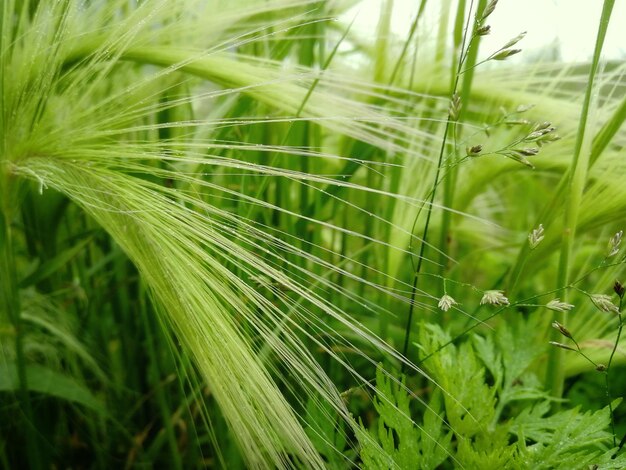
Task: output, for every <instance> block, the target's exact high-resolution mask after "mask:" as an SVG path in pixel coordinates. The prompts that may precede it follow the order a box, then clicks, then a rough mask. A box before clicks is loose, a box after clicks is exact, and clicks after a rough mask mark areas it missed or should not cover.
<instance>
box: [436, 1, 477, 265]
mask: <svg viewBox="0 0 626 470" xmlns="http://www.w3.org/2000/svg"><path fill="white" fill-rule="evenodd" d="M486 6H487V0H479V2H478V7H477V11H478V12H482V11H484V9H485V7H486ZM470 14H471V10H470ZM464 15H465V0H462V1H460V2H459V7H458V11H457V18H456V21H455V27H454V50H455V52H456V51H458V54H463V48H462V38H463V36H462V35H463V18H464ZM479 44H480V36H475V37H473V39H472V42H471V44H470V45H469V47H468V50H467V58H466V59H465V62H464V67H465V70H466V72H465V73H464V74H463V81H462V84H461V93H460V97H461V103H469V102H470V95H471V90H472V82H473V80H474V66H475V65H476V62H477V59H478V46H479ZM455 59H457V58H456V57H455ZM457 60H458V59H457ZM455 62H456V60H455ZM453 67H454V65H453ZM453 70H454V69H453ZM452 79H453V80H454V79H455V77H454V76H453V77H452ZM452 86H454V82H453V83H452ZM466 112H467V106H462V107H461V110H460V112H459V121H462V120H463V117H464V114H465V113H466ZM460 132H461V128H459V126H455V132H454V134H455V135H454V139H455V140H456V139H458V138H459V137H460ZM457 175H458V166H457V165H452V167H451V168H450V170H449V171H448V174H447V176H446V178H445V180H444V182H443V206H444V207H447V208H451V207H452V206H453V205H454V193H455V188H456V181H457ZM451 224H452V213H451V212H450V211H448V210H444V211H443V213H442V215H441V233H440V238H439V249H440V250H441V252H440V254H439V265H440V266H441V267H440V272H439V274H440V275H442V276H443V275H444V273H445V271H446V267H447V266H448V260H449V256H448V255H449V249H450V226H451Z"/></svg>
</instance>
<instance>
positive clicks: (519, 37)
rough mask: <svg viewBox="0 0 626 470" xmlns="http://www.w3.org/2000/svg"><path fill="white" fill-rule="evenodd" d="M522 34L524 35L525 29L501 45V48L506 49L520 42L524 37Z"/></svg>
mask: <svg viewBox="0 0 626 470" xmlns="http://www.w3.org/2000/svg"><path fill="white" fill-rule="evenodd" d="M524 36H526V31H524V32H522V33H519V34H518V35H517V36H515V37H514V38H513V39H511V40H510V41H509V42H507V43H506V44H505V45H504V46H502V49H508V48H509V47H511V46H514V45H515V44H517V43H518V42H520V41H521V40H522V39H524Z"/></svg>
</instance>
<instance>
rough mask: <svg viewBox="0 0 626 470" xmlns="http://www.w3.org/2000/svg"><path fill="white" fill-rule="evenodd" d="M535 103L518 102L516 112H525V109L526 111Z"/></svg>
mask: <svg viewBox="0 0 626 470" xmlns="http://www.w3.org/2000/svg"><path fill="white" fill-rule="evenodd" d="M534 107H535V105H534V104H520V105H519V106H518V107H517V109H516V110H515V112H516V113H525V112H526V111H528V110H529V109H532V108H534Z"/></svg>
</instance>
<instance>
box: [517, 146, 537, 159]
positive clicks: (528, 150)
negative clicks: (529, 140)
mask: <svg viewBox="0 0 626 470" xmlns="http://www.w3.org/2000/svg"><path fill="white" fill-rule="evenodd" d="M519 152H520V153H521V154H522V155H525V156H527V157H532V156H533V155H537V154H538V153H539V149H537V148H533V147H528V148H525V149H520V150H519Z"/></svg>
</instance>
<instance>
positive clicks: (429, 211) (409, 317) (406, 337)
mask: <svg viewBox="0 0 626 470" xmlns="http://www.w3.org/2000/svg"><path fill="white" fill-rule="evenodd" d="M470 11H471V6H470ZM470 20H471V16H470V15H468V17H467V22H466V24H465V33H464V35H463V44H462V45H461V54H460V55H459V60H458V63H457V69H456V74H455V75H456V78H455V80H454V84H453V87H452V90H451V91H452V93H451V96H452V97H454V96H455V95H456V92H457V90H458V87H459V80H460V77H461V75H460V72H461V70H462V67H463V64H464V59H465V57H464V53H463V50H464V49H465V44H466V42H467V34H468V31H469V24H470ZM452 99H453V98H452ZM457 118H458V115H457V116H454V121H455V120H456V119H457ZM452 124H453V116H452V115H451V113H448V117H447V119H446V127H445V129H444V131H443V137H442V140H441V147H440V148H439V158H438V160H437V170H436V171H435V178H434V181H433V187H432V190H431V192H430V198H429V201H428V202H427V203H426V222H425V223H424V231H423V232H422V238H421V243H420V251H419V255H418V258H417V266H416V268H415V272H414V274H413V285H412V286H411V298H410V301H409V313H408V315H407V320H406V325H405V328H404V344H403V346H402V355H403V356H405V357H406V355H407V351H408V349H409V341H410V338H411V328H412V325H413V311H414V310H415V296H416V293H417V283H418V279H419V275H420V272H421V270H422V262H423V260H424V255H425V250H426V245H427V243H426V241H427V238H428V229H429V227H430V218H431V215H432V207H433V203H434V201H435V195H436V193H437V187H438V186H439V175H440V174H441V163H442V162H443V155H444V153H445V150H446V144H447V140H448V133H449V132H450V128H451V127H452ZM418 216H419V214H418ZM404 372H405V363H402V373H404Z"/></svg>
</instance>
